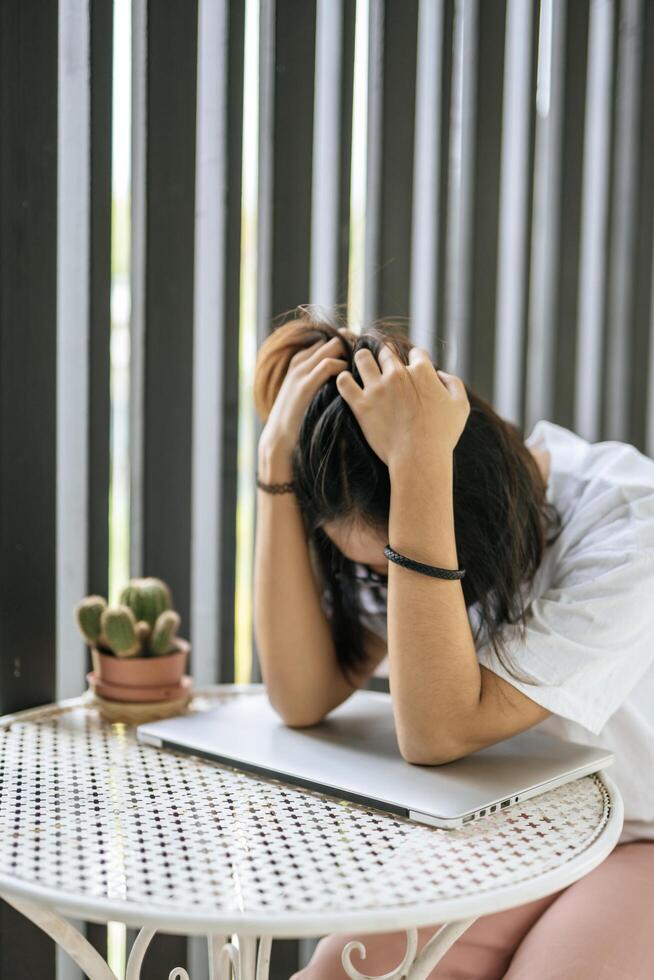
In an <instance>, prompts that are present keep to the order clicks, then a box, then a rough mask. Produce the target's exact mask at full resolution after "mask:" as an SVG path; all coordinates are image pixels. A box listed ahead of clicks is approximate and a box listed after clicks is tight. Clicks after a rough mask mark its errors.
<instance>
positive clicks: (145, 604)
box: [119, 578, 173, 626]
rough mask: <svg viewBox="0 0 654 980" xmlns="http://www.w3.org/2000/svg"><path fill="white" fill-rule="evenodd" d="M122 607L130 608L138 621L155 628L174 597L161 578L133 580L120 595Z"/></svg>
mask: <svg viewBox="0 0 654 980" xmlns="http://www.w3.org/2000/svg"><path fill="white" fill-rule="evenodd" d="M119 602H120V603H121V605H124V606H129V608H130V609H131V610H132V612H133V613H134V616H135V618H136V620H137V621H138V620H145V622H146V623H149V624H150V626H154V624H155V622H156V621H157V617H158V616H159V615H160V614H161V613H162V612H165V611H166V610H167V609H170V608H171V606H172V604H173V603H172V596H171V594H170V589H169V588H168V586H167V585H166V583H165V582H162V580H161V579H159V578H133V579H131V580H130V581H129V583H128V584H127V585H126V586H125V588H124V589H123V591H122V592H121V594H120V599H119Z"/></svg>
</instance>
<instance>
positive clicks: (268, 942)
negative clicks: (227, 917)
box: [170, 936, 272, 980]
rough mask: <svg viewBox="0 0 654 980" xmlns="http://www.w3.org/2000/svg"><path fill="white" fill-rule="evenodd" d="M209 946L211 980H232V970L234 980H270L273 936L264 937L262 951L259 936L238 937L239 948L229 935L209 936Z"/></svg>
mask: <svg viewBox="0 0 654 980" xmlns="http://www.w3.org/2000/svg"><path fill="white" fill-rule="evenodd" d="M208 943H209V964H210V966H209V970H210V973H209V976H210V977H211V980H229V977H230V971H231V970H233V971H234V980H268V974H269V970H270V951H271V946H272V936H261V938H260V939H259V947H258V949H257V937H256V936H238V945H237V944H236V943H234V942H229V941H228V937H227V936H209V937H208ZM170 980H173V978H172V977H171V978H170ZM175 980H177V978H175ZM179 980H186V978H185V977H183V976H180V978H179Z"/></svg>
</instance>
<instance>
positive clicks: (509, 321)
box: [494, 0, 532, 423]
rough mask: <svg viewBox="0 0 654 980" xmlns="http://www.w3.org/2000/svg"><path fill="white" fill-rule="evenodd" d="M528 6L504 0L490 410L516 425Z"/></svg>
mask: <svg viewBox="0 0 654 980" xmlns="http://www.w3.org/2000/svg"><path fill="white" fill-rule="evenodd" d="M531 35H532V5H531V4H530V3H524V2H523V0H507V5H506V27H505V46H504V51H505V58H504V97H503V106H502V162H501V177H500V205H499V206H500V214H499V227H498V234H499V256H498V268H497V279H498V283H497V308H496V336H495V377H494V391H495V398H494V401H495V408H496V409H497V411H498V412H499V413H500V414H501V415H503V416H504V417H505V418H507V419H509V420H511V421H512V422H515V423H520V422H521V415H522V359H523V351H524V346H525V342H524V319H525V318H524V311H525V305H526V275H527V269H528V263H527V262H526V256H525V252H526V248H525V246H526V244H527V224H528V216H527V209H528V200H529V198H528V187H529V173H528V168H529V160H530V152H529V150H530V145H529V144H530V114H531V101H532V100H531V95H532V91H531V50H532V39H531Z"/></svg>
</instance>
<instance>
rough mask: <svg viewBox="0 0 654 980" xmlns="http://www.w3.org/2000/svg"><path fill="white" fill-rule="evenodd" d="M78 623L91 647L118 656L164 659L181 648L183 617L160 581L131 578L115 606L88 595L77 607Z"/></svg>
mask: <svg viewBox="0 0 654 980" xmlns="http://www.w3.org/2000/svg"><path fill="white" fill-rule="evenodd" d="M75 620H76V622H77V625H78V627H79V629H80V631H81V633H82V635H83V637H84V639H85V641H86V642H87V643H88V644H89V646H91V647H95V648H96V649H97V650H100V651H101V652H104V653H113V654H114V655H115V656H116V657H125V658H126V657H160V656H163V655H164V654H166V653H172V652H173V651H174V650H176V649H177V643H176V636H177V631H178V629H179V626H180V617H179V614H178V613H177V612H175V610H174V609H173V608H172V596H171V592H170V589H169V588H168V586H167V585H166V583H165V582H163V581H162V580H161V579H158V578H134V579H131V580H130V581H129V582H128V584H127V585H126V586H125V588H124V589H123V590H122V592H121V594H120V600H119V604H118V605H115V606H109V605H108V604H107V600H106V599H105V598H104V597H103V596H101V595H89V596H86V598H85V599H81V600H80V602H78V603H77V605H76V606H75Z"/></svg>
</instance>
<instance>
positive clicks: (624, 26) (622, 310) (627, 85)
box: [602, 0, 643, 439]
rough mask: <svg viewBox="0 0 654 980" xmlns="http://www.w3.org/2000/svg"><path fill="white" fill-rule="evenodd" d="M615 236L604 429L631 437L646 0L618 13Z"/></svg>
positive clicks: (626, 3) (628, 1) (627, 0)
mask: <svg viewBox="0 0 654 980" xmlns="http://www.w3.org/2000/svg"><path fill="white" fill-rule="evenodd" d="M617 27H618V50H617V65H616V91H615V104H614V118H615V132H614V140H613V186H612V195H611V198H612V200H611V238H610V246H609V256H608V267H607V279H608V301H607V330H606V343H607V363H606V371H607V375H606V385H605V390H606V397H605V398H603V399H602V407H603V409H604V413H603V419H602V433H603V436H605V437H606V438H608V439H628V434H629V401H630V393H631V390H632V387H631V376H632V370H631V369H632V336H633V287H634V256H635V247H636V191H637V187H638V129H639V124H640V70H641V65H642V31H643V4H642V0H623V3H622V4H621V6H620V16H619V19H618V25H617Z"/></svg>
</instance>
